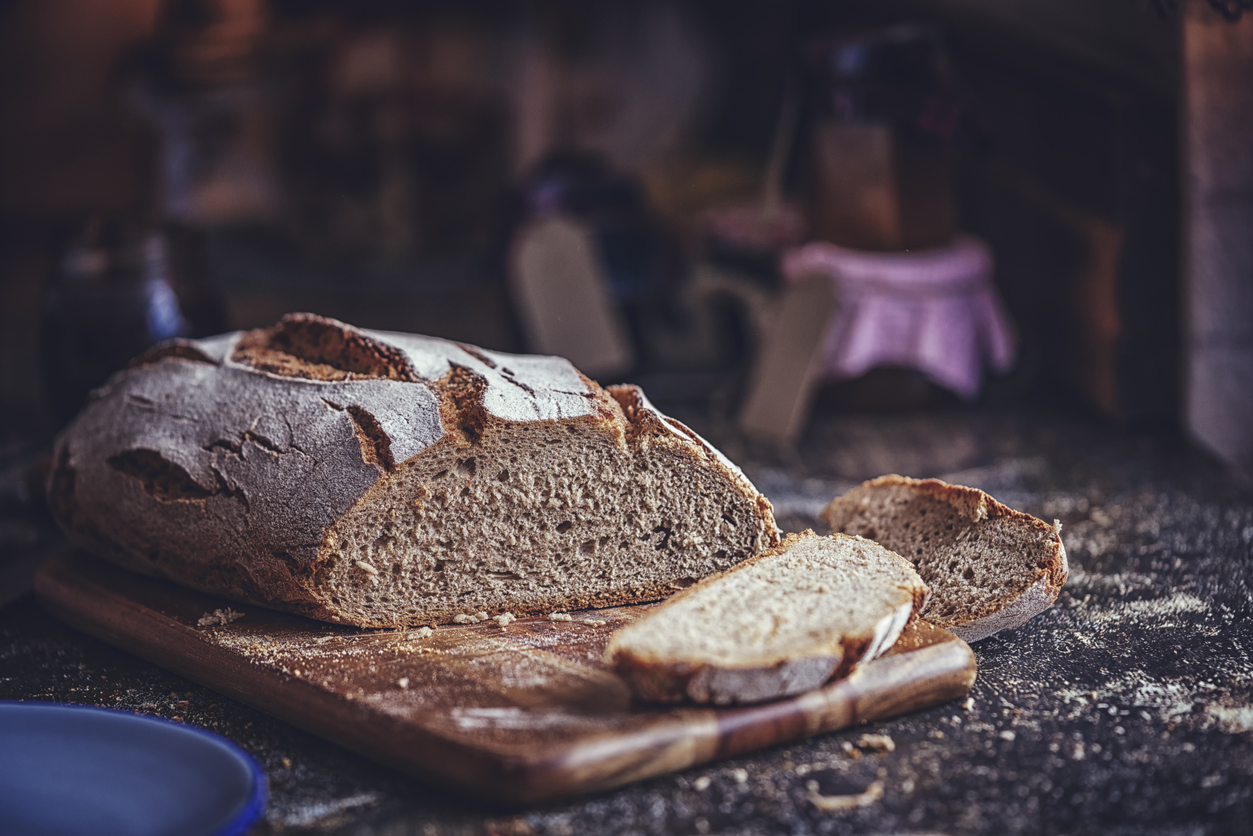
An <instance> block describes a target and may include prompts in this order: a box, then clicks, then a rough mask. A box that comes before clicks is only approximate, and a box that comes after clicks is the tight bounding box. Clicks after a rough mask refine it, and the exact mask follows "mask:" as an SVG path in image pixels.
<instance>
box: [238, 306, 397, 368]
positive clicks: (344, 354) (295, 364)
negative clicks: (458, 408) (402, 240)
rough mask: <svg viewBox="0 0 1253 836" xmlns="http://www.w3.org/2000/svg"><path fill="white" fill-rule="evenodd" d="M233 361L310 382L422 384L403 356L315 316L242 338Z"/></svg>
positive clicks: (290, 316) (290, 320) (296, 318)
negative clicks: (343, 381) (374, 380)
mask: <svg viewBox="0 0 1253 836" xmlns="http://www.w3.org/2000/svg"><path fill="white" fill-rule="evenodd" d="M231 360H233V361H234V362H236V363H242V364H243V365H246V366H251V367H252V368H254V369H257V370H258V371H263V372H268V373H270V374H273V375H278V376H279V377H298V378H304V379H306V380H324V381H329V380H362V379H370V378H375V379H382V380H401V381H406V382H410V383H414V382H417V381H418V380H419V378H418V375H417V373H416V372H415V371H414V370H413V366H412V365H411V364H410V363H409V359H408V358H407V357H406V356H405V354H404V352H403V351H401V350H400V349H398V348H396V347H395V346H391V345H387V344H386V343H383V342H380V341H378V340H376V339H373V338H372V337H368V336H366V335H365V334H363V333H361V331H359V330H358V329H356V328H353V327H352V326H351V325H346V324H344V323H343V322H339V321H337V320H334V319H328V318H326V317H321V316H317V315H316V314H307V313H298V314H288V315H287V316H285V317H283V318H282V319H280V320H279V321H278V323H276V324H275V325H273V326H271V327H269V328H260V329H257V330H255V331H248V332H247V333H245V334H243V335H242V336H240V338H239V342H238V343H236V345H235V351H234V353H233V354H232V355H231Z"/></svg>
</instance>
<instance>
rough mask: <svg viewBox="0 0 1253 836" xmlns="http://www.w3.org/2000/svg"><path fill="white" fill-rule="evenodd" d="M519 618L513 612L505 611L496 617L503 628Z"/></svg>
mask: <svg viewBox="0 0 1253 836" xmlns="http://www.w3.org/2000/svg"><path fill="white" fill-rule="evenodd" d="M517 620H518V619H517V617H516V616H515V615H514V614H513V613H511V612H503V613H501V614H500V615H498V616H496V618H495V621H496V623H497V624H499V625H500V629H502V630H503V629H505V628H506V627H508V626H509V625H510V624H512V623H513V622H515V621H517Z"/></svg>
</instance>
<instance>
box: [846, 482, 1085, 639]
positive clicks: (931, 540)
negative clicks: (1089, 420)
mask: <svg viewBox="0 0 1253 836" xmlns="http://www.w3.org/2000/svg"><path fill="white" fill-rule="evenodd" d="M822 518H823V519H824V520H826V522H827V524H828V525H830V526H831V529H832V530H833V531H837V532H844V533H848V534H857V535H860V536H862V537H866V538H868V539H871V540H875V541H876V542H878V543H881V544H883V545H884V546H886V547H887V548H889V549H892V550H893V551H895V552H897V553H899V554H900V555H902V556H903V557H905V558H906V559H908V560H909V561H911V562H912V563H913V564H914V566H916V567H917V569H918V574H920V575H921V576H922V579H923V580H924V581H926V583H927V586H928V587H929V588H930V589H931V597H930V599H929V600H928V602H927V606H926V609H924V610H923V612H922V618H923V619H924V620H926V621H929V622H930V623H932V624H934V625H936V626H938V627H944V628H946V629H948V630H951V631H952V632H954V633H956V634H957V635H958V636H959V637H961V638H963V639H965V640H966V641H968V642H973V641H978V640H979V639H982V638H986V637H988V636H990V635H992V634H993V633H996V632H998V631H1000V630H1005V629H1007V628H1011V627H1020V626H1022V625H1023V624H1026V623H1027V621H1029V620H1030V619H1031V618H1032V617H1034V616H1035V615H1037V614H1039V613H1041V612H1043V611H1044V610H1046V609H1048V608H1049V607H1050V606H1052V605H1053V601H1055V600H1056V599H1057V594H1058V592H1060V591H1061V588H1062V584H1064V583H1065V582H1066V572H1067V567H1066V549H1065V547H1064V546H1063V545H1062V538H1061V534H1060V532H1061V524H1060V523H1057V522H1054V523H1053V524H1052V525H1049V524H1048V523H1046V522H1044V521H1043V520H1039V519H1037V518H1035V517H1033V516H1031V515H1030V514H1024V513H1022V512H1020V511H1014V510H1013V509H1011V508H1007V507H1005V506H1004V505H1002V504H1001V503H999V502H997V501H996V500H995V499H993V498H992V497H990V496H988V495H987V494H986V493H984V492H983V491H980V490H976V489H975V488H966V487H961V486H959V485H950V484H948V483H947V482H941V481H940V480H939V479H921V480H920V479H907V478H905V477H903V476H895V475H893V476H881V477H879V478H878V479H872V480H871V481H869V482H866V483H864V484H862V485H860V486H859V487H857V488H854V489H853V490H851V491H849V492H848V493H846V494H844V495H843V496H841V497H838V498H837V499H835V500H833V501H832V502H831V504H829V505H828V506H827V507H826V508H825V509H823V511H822Z"/></svg>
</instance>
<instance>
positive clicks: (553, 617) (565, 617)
mask: <svg viewBox="0 0 1253 836" xmlns="http://www.w3.org/2000/svg"><path fill="white" fill-rule="evenodd" d="M548 619H549V620H550V621H573V620H574V619H573V618H571V617H570V613H568V612H550V613H549V614H548Z"/></svg>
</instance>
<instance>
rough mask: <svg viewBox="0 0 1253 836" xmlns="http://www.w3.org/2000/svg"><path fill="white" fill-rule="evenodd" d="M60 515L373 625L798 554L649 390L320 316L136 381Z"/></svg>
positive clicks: (221, 585) (92, 545) (613, 588)
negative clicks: (779, 546) (786, 551)
mask: <svg viewBox="0 0 1253 836" xmlns="http://www.w3.org/2000/svg"><path fill="white" fill-rule="evenodd" d="M49 499H50V504H51V506H52V508H53V510H54V513H55V515H56V517H57V519H58V520H59V521H60V523H61V524H62V526H63V527H64V528H65V530H66V532H67V533H68V534H69V536H70V537H71V538H72V539H73V540H75V541H76V542H77V543H79V544H81V545H82V546H84V547H86V548H87V549H89V550H92V551H94V552H96V553H97V554H100V555H101V556H103V557H106V558H109V559H111V560H113V561H116V562H117V563H119V564H121V565H123V566H125V567H127V568H130V569H133V570H136V571H139V572H144V573H147V574H151V575H158V576H162V577H166V578H170V579H172V580H175V581H178V582H180V583H184V584H187V585H189V586H193V587H196V588H199V589H202V590H206V591H209V592H214V593H219V594H222V595H225V596H228V597H231V598H234V599H238V600H241V601H248V602H253V603H258V604H263V605H266V606H271V607H275V608H278V609H284V610H290V611H293V612H297V613H302V614H304V615H307V616H311V617H313V618H319V619H324V620H327V621H333V622H338V623H343V624H355V625H362V626H371V627H382V626H401V625H412V624H420V623H434V622H445V621H449V620H451V619H453V618H454V617H455V616H457V615H459V614H463V613H478V612H481V611H486V612H488V613H498V612H504V611H512V612H515V613H520V612H536V611H551V610H554V609H568V608H574V607H586V606H600V605H614V604H622V603H628V602H635V601H643V600H649V599H655V598H658V597H662V596H664V595H665V594H668V593H669V592H671V591H673V590H674V589H676V588H681V587H683V586H686V585H689V584H690V583H691V582H692V580H693V579H696V578H701V577H704V576H706V575H709V574H711V573H713V572H717V571H721V570H723V569H726V568H728V567H730V566H733V565H735V564H736V563H738V562H740V561H741V560H743V559H745V558H746V557H749V556H751V555H753V554H756V553H757V552H759V551H760V550H761V549H763V548H767V547H769V546H771V545H774V544H775V543H777V542H778V538H779V532H778V529H777V527H776V526H775V523H774V518H773V516H772V513H771V508H770V503H769V502H768V501H766V499H765V498H764V497H762V496H761V495H760V494H759V493H758V492H757V491H756V489H754V488H753V486H752V484H750V483H749V481H748V480H747V479H746V478H745V477H744V475H743V474H742V473H741V472H740V470H739V469H738V468H736V467H735V466H734V465H733V464H731V463H730V462H729V461H727V460H726V459H725V458H724V457H723V456H722V455H721V454H720V453H718V452H717V451H716V450H714V449H713V448H712V447H710V446H709V445H708V444H707V443H705V442H704V441H703V440H702V439H700V438H699V437H698V436H696V435H695V434H694V433H693V432H691V431H690V430H689V429H687V428H686V427H685V426H683V425H682V424H680V423H678V422H677V421H674V420H672V419H669V418H666V417H665V416H663V415H661V414H659V413H658V412H657V411H656V410H655V409H654V408H653V407H652V406H651V405H650V404H649V403H648V401H647V400H646V399H645V397H644V395H643V393H642V392H641V391H640V390H639V389H637V388H635V387H631V386H621V387H610V388H609V389H608V390H605V389H602V388H601V387H599V386H598V385H596V384H595V383H594V382H592V381H590V380H588V379H587V378H585V377H584V376H582V375H581V374H580V373H579V372H578V371H576V370H575V369H574V367H573V366H571V365H570V364H569V363H568V362H567V361H565V360H562V359H559V358H555V357H528V356H515V355H508V354H500V353H496V352H492V351H484V350H480V349H476V348H472V347H470V346H464V345H459V344H456V343H451V342H447V341H445V340H438V339H433V338H427V337H417V336H412V335H404V334H392V333H380V332H372V331H364V330H358V329H355V328H352V327H350V326H347V325H344V324H343V323H340V322H336V321H334V320H328V319H322V318H320V317H316V316H313V315H309V314H296V315H290V316H288V317H285V318H284V319H283V320H282V321H280V322H279V323H278V324H277V325H275V326H274V327H272V328H269V329H264V330H259V331H252V332H248V333H234V334H226V335H223V336H220V337H215V338H211V339H208V340H199V341H178V342H174V343H168V344H165V345H163V346H160V347H158V348H156V349H154V350H153V351H151V352H149V353H148V354H147V355H146V356H144V357H143V358H141V359H140V360H138V361H136V363H134V364H133V365H132V367H131V368H130V369H128V370H127V371H125V372H122V373H120V374H118V375H116V376H115V377H114V378H113V379H112V380H110V381H109V383H108V384H106V385H105V386H104V387H103V388H102V389H100V390H99V391H98V392H96V393H95V394H94V396H93V399H92V400H91V402H90V403H89V405H88V406H87V408H86V410H85V411H84V412H83V414H82V415H80V416H79V418H78V419H77V421H76V422H75V423H74V424H73V425H72V426H70V427H69V428H68V429H67V430H66V431H65V433H63V434H62V436H61V437H60V439H59V440H58V443H57V445H56V450H55V455H54V467H53V470H52V473H51V475H50V478H49Z"/></svg>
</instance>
